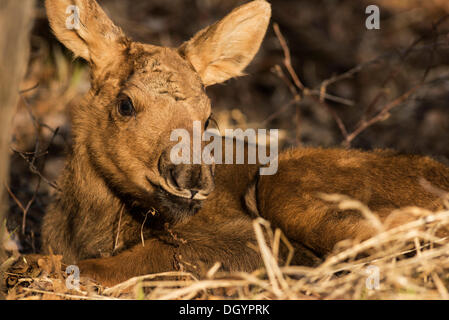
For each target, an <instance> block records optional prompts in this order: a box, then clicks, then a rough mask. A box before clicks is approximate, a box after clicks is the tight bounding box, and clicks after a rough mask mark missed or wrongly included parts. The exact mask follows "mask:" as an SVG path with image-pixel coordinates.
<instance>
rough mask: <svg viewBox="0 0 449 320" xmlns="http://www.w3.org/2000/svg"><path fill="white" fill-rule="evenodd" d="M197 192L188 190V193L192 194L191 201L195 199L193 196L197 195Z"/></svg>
mask: <svg viewBox="0 0 449 320" xmlns="http://www.w3.org/2000/svg"><path fill="white" fill-rule="evenodd" d="M198 192H199V191H198V190H190V193H191V194H192V197H191V199H194V198H195V196H196V195H197V194H198Z"/></svg>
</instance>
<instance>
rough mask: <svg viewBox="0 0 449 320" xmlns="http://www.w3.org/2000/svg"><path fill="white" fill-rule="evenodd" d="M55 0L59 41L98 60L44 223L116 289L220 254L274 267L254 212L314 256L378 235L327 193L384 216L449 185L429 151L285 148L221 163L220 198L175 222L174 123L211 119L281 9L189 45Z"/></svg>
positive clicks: (245, 10) (255, 13) (64, 248)
mask: <svg viewBox="0 0 449 320" xmlns="http://www.w3.org/2000/svg"><path fill="white" fill-rule="evenodd" d="M70 4H76V5H78V6H80V7H81V20H82V22H83V23H82V25H83V27H82V28H81V30H79V31H77V32H75V31H73V30H67V29H65V28H64V25H63V23H64V21H65V19H63V17H65V16H64V12H65V8H66V7H67V6H68V5H70ZM46 5H47V11H48V14H49V19H50V22H51V25H52V28H53V30H54V31H55V33H56V35H57V36H58V37H59V39H60V40H61V41H62V42H63V43H64V44H66V46H68V47H69V48H70V49H71V50H73V51H74V52H75V54H76V55H79V56H81V57H82V58H84V59H86V60H87V61H89V62H90V64H91V66H92V89H91V91H90V92H89V94H88V95H87V97H86V100H85V101H84V103H83V104H82V105H81V106H80V107H79V108H77V109H74V110H73V112H72V113H73V134H74V146H73V151H72V153H71V155H70V156H69V158H68V160H67V166H66V169H65V172H64V174H63V176H62V177H61V180H60V183H61V187H62V190H63V192H62V193H61V194H60V195H59V197H58V198H57V199H55V201H54V202H53V204H52V205H51V207H50V208H49V210H48V213H47V215H46V217H45V221H44V227H43V239H44V242H43V249H44V250H45V251H47V252H48V250H49V249H51V250H52V251H53V252H54V253H59V254H63V256H64V260H65V262H67V263H76V264H77V265H78V266H79V267H80V269H81V273H82V275H89V276H92V277H94V278H96V279H97V280H99V281H101V282H103V283H104V284H114V283H117V282H119V281H123V280H126V279H127V278H130V277H132V276H136V275H141V274H146V273H153V272H162V271H168V270H180V269H183V270H188V271H192V272H194V273H196V274H198V275H202V274H204V272H205V271H206V270H207V269H208V268H210V267H211V266H212V265H213V264H214V263H215V262H217V261H218V262H221V263H222V265H223V269H224V270H240V271H251V270H254V269H255V268H257V267H260V266H261V265H262V262H261V260H260V257H259V255H258V253H257V252H256V251H255V250H253V249H252V248H251V247H250V246H248V244H253V245H255V244H256V240H255V236H254V234H253V231H252V215H251V212H252V213H257V214H259V215H261V216H262V217H264V218H266V219H268V220H269V221H271V222H272V224H273V225H274V226H277V227H280V228H281V229H282V230H283V231H284V232H285V233H286V235H287V236H288V237H289V238H290V240H292V242H293V244H294V246H295V248H296V251H295V257H294V261H293V262H294V263H296V264H303V265H315V264H317V263H318V262H319V261H320V259H321V258H322V257H324V256H325V255H326V254H327V253H329V252H330V250H332V248H333V247H334V245H335V244H336V243H337V242H338V241H340V240H344V239H347V238H361V239H363V238H366V237H369V236H371V235H373V233H374V231H373V229H372V227H371V226H370V225H369V224H368V223H367V222H366V221H365V220H364V219H363V218H362V217H361V216H360V215H359V214H357V213H354V212H339V211H338V210H337V209H335V208H334V207H332V206H331V205H329V204H327V203H325V202H323V201H322V200H320V199H319V198H317V196H316V194H317V193H318V192H323V193H340V194H346V195H349V196H351V197H354V198H356V199H359V200H361V201H363V202H365V203H367V204H368V205H369V206H370V208H371V209H372V210H373V211H374V212H376V213H378V214H379V215H380V216H381V217H382V218H385V217H386V215H387V214H388V213H389V212H390V211H391V210H392V209H395V208H399V207H402V206H410V205H417V206H421V207H425V208H429V209H438V208H439V207H440V205H439V202H438V198H437V197H436V196H434V195H432V194H430V193H427V192H426V191H425V190H423V189H422V188H421V187H420V185H419V183H418V178H419V177H424V178H426V179H427V180H429V181H430V182H432V183H434V184H435V185H437V186H439V187H440V188H443V189H445V190H449V169H448V168H446V167H444V166H443V165H440V164H438V163H436V162H435V161H432V160H430V159H428V158H422V157H412V156H395V155H394V154H393V153H391V152H387V151H376V152H371V153H369V152H360V151H355V150H350V151H346V150H325V149H304V150H292V151H288V152H285V153H283V154H282V155H281V156H280V162H279V172H278V174H276V175H274V176H262V177H258V167H257V166H256V165H217V166H216V168H215V177H214V178H215V179H214V180H215V190H214V191H213V192H212V193H211V194H210V195H208V193H206V192H204V197H206V196H207V197H208V198H207V199H206V200H203V201H202V207H201V209H200V210H199V211H198V212H197V213H196V214H195V215H193V216H191V217H190V219H187V220H183V221H181V222H179V223H174V224H173V223H172V224H170V223H164V218H166V216H168V215H170V214H171V215H177V214H179V213H180V212H182V211H183V207H182V205H178V206H177V207H176V209H173V206H174V204H172V203H171V201H168V200H167V199H175V200H173V201H174V202H177V201H178V200H179V201H181V200H180V199H178V198H173V197H172V198H167V197H168V196H174V195H175V196H179V197H182V194H181V193H182V192H184V191H185V190H178V189H176V188H173V186H172V185H170V184H169V183H168V182H167V177H166V176H165V175H164V174H163V172H162V171H163V170H162V171H161V168H160V165H159V163H160V161H161V160H160V159H163V155H164V153H165V152H166V150H169V149H170V147H171V146H172V145H173V143H170V142H169V138H168V137H169V135H170V132H171V131H172V130H173V129H175V128H186V129H188V130H191V129H192V122H193V121H194V120H199V121H202V122H205V121H206V119H207V118H208V117H209V114H210V103H209V100H208V98H207V96H206V94H205V92H204V86H207V85H212V84H214V83H219V82H223V81H225V80H227V79H229V78H231V77H235V76H239V75H241V74H242V73H243V70H244V68H245V67H246V65H247V64H248V63H249V62H250V61H251V59H252V58H253V57H254V55H255V54H256V52H257V50H258V48H259V46H260V43H261V41H262V38H263V35H264V34H265V31H266V28H267V25H268V20H269V17H270V10H269V5H268V4H267V3H266V2H265V1H261V0H258V1H254V2H251V3H250V4H248V5H246V6H243V7H241V8H239V9H237V10H235V11H234V12H233V13H232V14H230V15H229V16H228V17H226V18H225V19H223V20H222V21H221V22H219V23H217V24H215V25H213V26H211V27H210V28H207V29H205V30H203V31H201V32H200V33H199V34H198V35H197V36H195V37H194V38H193V39H192V40H191V41H189V42H187V43H186V44H184V45H183V46H181V47H180V48H179V49H169V48H161V47H156V46H150V45H144V44H140V43H135V42H132V41H130V40H129V39H127V38H126V37H125V36H124V35H123V34H122V32H121V31H120V29H119V28H117V27H115V26H114V25H113V24H112V22H110V20H109V19H108V18H107V17H106V15H105V14H104V12H103V11H102V10H101V8H100V7H99V6H98V5H97V4H96V2H94V1H87V0H47V1H46ZM83 10H84V11H83ZM86 12H88V13H90V14H89V15H86V14H85V13H86ZM94 17H95V18H94ZM121 94H126V95H127V96H128V97H130V99H131V100H132V101H133V103H134V105H135V108H136V110H137V114H136V116H135V118H134V119H132V118H129V119H128V118H126V119H125V118H123V117H121V116H120V115H119V114H118V113H117V104H118V103H119V101H120V99H119V98H118V97H120V95H121ZM203 169H204V170H206V171H207V170H209V168H202V169H201V170H203ZM186 170H190V169H186ZM192 170H193V169H192ZM185 172H190V171H185ZM198 172H199V171H198ZM201 172H203V171H201ZM207 172H208V171H207ZM192 179H193V178H191V180H192ZM200 179H203V180H204V179H205V178H204V177H203V178H200ZM193 180H194V179H193ZM148 181H151V184H150V183H148ZM190 182H191V181H190ZM208 188H209V189H210V188H211V186H210V183H209V185H208ZM209 189H208V190H209ZM161 190H165V191H161ZM164 192H165V193H164ZM182 201H184V202H181V203H186V206H187V204H189V205H190V204H194V203H196V202H194V201H193V200H192V201H190V200H185V199H184V200H182ZM153 208H155V209H156V211H154V210H152V209H153ZM152 213H155V215H154V216H153V214H152ZM141 231H142V232H141ZM141 237H144V239H145V241H144V243H142V242H141Z"/></svg>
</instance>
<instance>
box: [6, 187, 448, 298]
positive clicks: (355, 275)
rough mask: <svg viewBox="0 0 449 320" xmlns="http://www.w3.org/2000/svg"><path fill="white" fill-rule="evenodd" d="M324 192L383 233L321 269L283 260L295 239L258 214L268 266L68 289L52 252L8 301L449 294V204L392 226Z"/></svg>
mask: <svg viewBox="0 0 449 320" xmlns="http://www.w3.org/2000/svg"><path fill="white" fill-rule="evenodd" d="M323 197H324V198H326V200H328V201H331V202H338V205H339V206H340V207H341V208H342V209H347V210H349V209H356V210H359V211H360V212H361V213H362V214H363V215H364V216H365V217H366V218H367V219H368V221H371V223H373V224H374V225H375V226H377V227H378V228H379V230H380V232H379V234H378V235H377V236H375V237H373V238H371V239H368V240H366V241H364V242H361V243H354V242H353V241H344V242H342V243H340V244H338V245H337V247H336V249H335V252H334V253H333V254H331V255H330V256H329V257H328V258H327V259H326V260H325V261H324V263H323V264H321V265H320V266H319V267H317V268H307V267H301V266H290V265H288V264H287V265H279V264H278V262H277V258H276V257H277V252H278V251H279V247H280V246H282V245H288V242H286V240H285V238H283V236H282V235H281V233H280V232H279V231H275V232H272V230H271V228H270V226H269V223H268V222H267V221H265V220H263V219H257V220H254V231H255V234H256V237H257V241H258V250H259V252H260V254H261V256H262V258H263V261H264V264H265V267H264V268H263V269H260V270H257V271H255V272H253V273H221V272H217V270H218V269H219V267H220V265H219V264H217V265H215V266H214V267H213V268H212V269H211V270H210V271H209V273H208V277H207V279H202V280H199V279H197V278H195V277H194V276H193V275H191V274H189V273H184V272H165V273H160V274H152V275H145V276H141V277H136V278H132V279H130V280H128V281H126V282H124V283H121V284H119V285H117V286H114V287H111V288H105V287H102V286H100V285H98V284H95V283H94V282H92V281H90V280H88V279H84V278H81V284H80V288H79V290H68V289H67V287H66V278H67V276H66V275H65V274H63V273H61V272H54V270H61V263H60V257H53V258H52V259H49V261H47V262H44V261H40V262H39V266H40V268H39V269H40V271H35V272H38V274H35V275H31V276H29V277H26V278H20V277H19V278H18V279H16V284H15V285H14V287H13V288H11V289H10V290H9V295H8V299H81V300H97V299H98V300H103V299H152V300H153V299H162V300H171V299H256V300H260V299H262V300H263V299H293V300H297V299H449V292H448V290H449V276H448V274H449V273H448V272H449V241H448V240H447V239H446V238H440V237H439V236H437V233H438V232H437V231H442V230H447V229H449V210H443V211H440V212H429V211H427V210H424V209H420V208H416V207H410V208H404V209H401V210H397V211H395V212H392V215H407V216H409V217H413V219H410V222H409V223H407V224H405V225H401V226H399V227H395V228H392V229H388V228H387V226H386V225H385V224H381V223H380V221H378V220H377V217H376V215H375V214H374V213H373V212H371V211H370V210H369V209H368V208H367V207H366V206H364V205H363V204H361V203H359V202H357V201H354V200H351V199H348V198H346V197H344V196H339V195H323ZM444 201H445V205H446V207H447V209H449V203H448V201H447V199H446V200H444ZM264 229H265V230H266V231H267V232H263V231H264ZM264 235H267V236H264ZM376 274H377V275H378V286H376V278H375V277H376ZM10 276H13V275H10ZM16 276H19V275H16Z"/></svg>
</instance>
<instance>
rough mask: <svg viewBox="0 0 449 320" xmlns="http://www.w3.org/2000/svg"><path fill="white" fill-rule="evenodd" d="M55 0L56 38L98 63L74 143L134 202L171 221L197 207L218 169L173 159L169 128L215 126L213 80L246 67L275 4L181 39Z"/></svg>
mask: <svg viewBox="0 0 449 320" xmlns="http://www.w3.org/2000/svg"><path fill="white" fill-rule="evenodd" d="M46 8H47V13H48V18H49V21H50V24H51V27H52V29H53V31H54V33H55V35H56V36H57V38H58V39H59V40H60V41H61V42H62V43H63V44H64V45H65V46H66V47H67V48H69V49H70V50H71V51H73V53H74V54H75V55H76V56H79V57H81V58H83V59H85V60H86V61H87V62H88V63H89V64H90V67H91V82H92V84H91V89H90V91H89V93H88V94H87V96H86V98H85V101H84V102H83V103H82V104H81V105H80V106H79V107H77V108H75V109H74V110H73V111H72V117H73V120H72V121H73V134H74V152H75V153H77V154H79V155H83V156H85V157H86V158H87V159H88V161H89V163H90V167H91V168H93V170H94V173H95V174H97V175H98V176H99V177H101V178H102V179H103V180H104V181H105V182H106V184H107V186H108V187H109V188H110V189H111V191H112V192H114V193H115V194H116V195H117V196H119V197H120V198H121V199H122V200H124V201H125V202H126V203H127V204H128V205H131V206H133V207H138V208H142V209H144V210H150V209H152V208H154V209H156V210H157V211H158V212H159V213H160V214H161V215H162V216H164V218H165V219H166V220H168V221H177V220H179V219H180V218H183V217H185V216H189V215H192V214H194V213H195V212H196V211H197V210H198V208H199V207H200V204H201V201H202V200H204V199H206V198H207V197H208V195H209V194H210V193H211V192H212V191H213V188H214V178H213V168H212V166H208V165H186V164H183V165H174V164H173V163H171V161H170V156H169V155H170V150H171V149H172V147H173V145H174V144H175V143H176V142H173V141H170V134H171V132H172V131H173V130H175V129H186V130H188V131H189V132H191V131H192V130H193V129H192V128H193V122H194V121H201V123H202V124H204V126H205V127H206V126H207V125H208V123H209V121H208V120H209V117H210V115H211V106H210V102H209V99H208V97H207V95H206V93H205V88H206V87H207V86H211V85H214V84H216V83H221V82H224V81H226V80H228V79H230V78H232V77H236V76H240V75H242V72H243V70H244V68H245V67H246V66H247V65H248V64H249V63H250V61H251V60H252V59H253V57H254V56H255V54H256V53H257V51H258V49H259V47H260V44H261V42H262V40H263V37H264V35H265V32H266V29H267V26H268V23H269V19H270V14H271V10H270V5H269V4H268V3H267V2H265V1H263V0H256V1H253V2H250V3H248V4H246V5H244V6H241V7H239V8H237V9H236V10H234V11H233V12H231V13H230V14H229V15H228V16H226V17H225V18H224V19H223V20H221V21H219V22H217V23H215V24H214V25H212V26H210V27H208V28H205V29H204V30H202V31H200V32H199V33H198V34H197V35H195V36H194V37H193V38H192V39H191V40H190V41H188V42H186V43H184V44H183V45H181V46H180V47H179V48H166V47H159V46H155V45H148V44H142V43H137V42H133V41H131V40H130V39H129V38H127V37H126V36H125V35H124V34H123V32H122V30H121V29H120V28H118V27H117V26H115V25H114V24H113V22H112V21H111V20H110V19H109V18H108V17H107V15H106V14H105V12H104V11H103V10H102V9H101V7H100V6H99V5H98V4H97V3H96V1H93V0H46ZM93 191H94V190H93Z"/></svg>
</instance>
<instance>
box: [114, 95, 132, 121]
mask: <svg viewBox="0 0 449 320" xmlns="http://www.w3.org/2000/svg"><path fill="white" fill-rule="evenodd" d="M118 112H119V113H120V114H121V115H122V116H124V117H132V116H134V115H135V114H136V110H135V109H134V106H133V103H132V101H131V99H130V98H128V97H125V98H123V99H121V100H120V102H119V105H118Z"/></svg>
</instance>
